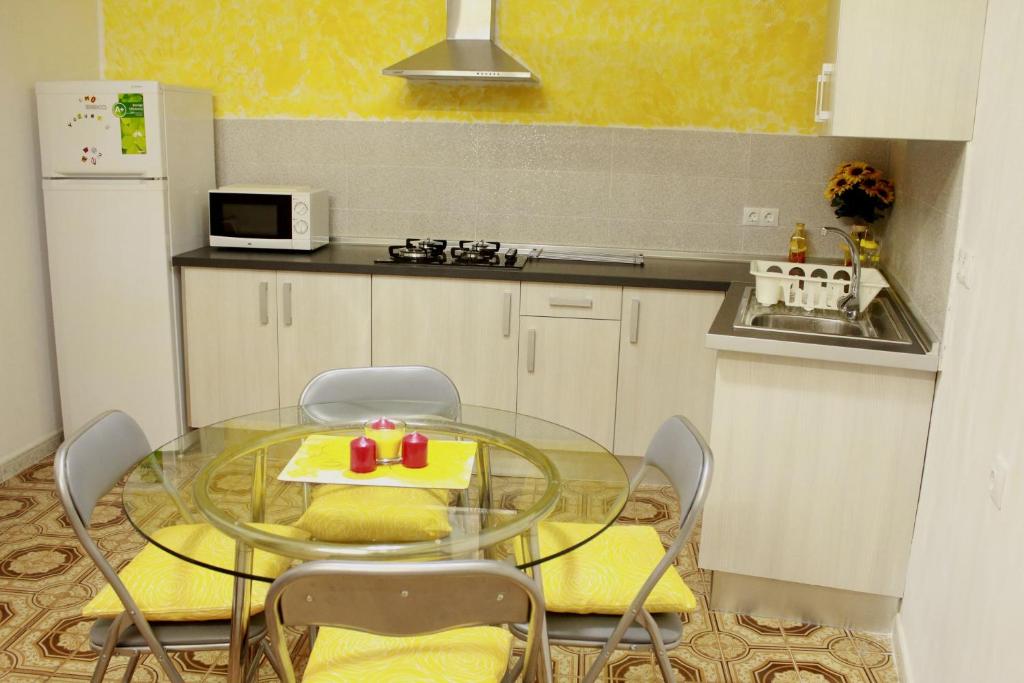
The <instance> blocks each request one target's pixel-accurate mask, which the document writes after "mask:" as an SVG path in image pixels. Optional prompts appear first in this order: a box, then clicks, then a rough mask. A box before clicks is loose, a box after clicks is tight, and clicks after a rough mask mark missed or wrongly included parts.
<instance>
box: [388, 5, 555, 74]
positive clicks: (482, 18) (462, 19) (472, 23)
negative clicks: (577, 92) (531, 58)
mask: <svg viewBox="0 0 1024 683" xmlns="http://www.w3.org/2000/svg"><path fill="white" fill-rule="evenodd" d="M447 5H448V17H447V24H448V37H447V39H446V40H443V41H441V42H440V43H438V44H437V45H434V46H433V47H428V48H427V49H426V50H424V51H423V52H419V53H417V54H414V55H413V56H412V57H409V58H408V59H403V60H402V61H400V62H398V63H397V64H392V65H391V66H389V67H388V68H386V69H384V71H383V73H384V75H385V76H401V77H402V78H409V79H414V80H429V81H476V82H488V81H501V82H512V83H530V82H534V81H536V80H537V79H536V78H534V76H533V73H531V71H530V70H529V69H527V68H526V67H525V66H523V65H522V64H520V63H519V62H518V61H516V60H515V59H514V58H513V57H512V56H511V55H510V54H508V53H507V52H505V51H504V50H502V49H501V48H500V47H498V45H497V44H496V43H495V42H494V28H495V26H494V25H495V22H496V21H497V17H496V15H495V11H494V5H495V0H447Z"/></svg>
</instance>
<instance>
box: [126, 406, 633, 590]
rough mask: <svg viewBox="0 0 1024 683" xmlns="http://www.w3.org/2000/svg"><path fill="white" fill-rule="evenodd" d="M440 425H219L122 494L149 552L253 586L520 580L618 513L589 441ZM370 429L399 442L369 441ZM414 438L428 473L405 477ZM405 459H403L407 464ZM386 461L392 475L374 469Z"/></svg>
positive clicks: (177, 447)
mask: <svg viewBox="0 0 1024 683" xmlns="http://www.w3.org/2000/svg"><path fill="white" fill-rule="evenodd" d="M445 412H446V411H445V410H443V408H442V407H441V406H438V405H437V404H433V403H427V402H419V401H386V402H385V401H369V402H359V403H324V404H316V405H309V406H296V407H289V408H281V409H278V410H269V411H265V412H260V413H254V414H251V415H246V416H243V417H238V418H233V419H230V420H226V421H224V422H219V423H216V424H213V425H210V426H208V427H203V428H201V429H198V430H195V431H193V432H190V433H188V434H185V435H183V436H181V437H179V438H178V439H175V440H174V441H171V442H170V443H168V444H166V445H164V446H162V447H160V448H159V449H157V450H155V451H154V452H153V453H151V454H150V455H148V456H147V457H145V458H144V459H143V460H141V461H140V462H139V463H138V464H137V465H136V466H135V467H134V468H133V469H132V471H131V472H130V473H129V475H128V479H127V481H126V483H125V486H124V493H123V500H124V507H125V510H126V512H127V515H128V519H129V520H130V521H131V523H132V525H133V526H134V527H135V528H136V529H137V530H138V531H139V532H140V533H141V534H142V535H143V536H144V537H146V539H147V540H148V541H149V542H151V543H153V544H155V545H158V546H160V547H161V548H163V549H164V550H166V551H168V552H170V553H172V554H174V555H177V556H178V557H180V558H181V559H184V560H187V561H189V562H192V563H194V564H198V565H201V566H205V567H207V568H209V569H214V570H217V571H222V572H227V573H231V574H234V575H236V576H241V577H245V578H250V579H255V580H261V581H271V580H273V578H274V576H276V575H277V574H279V573H280V571H281V567H282V566H287V565H288V564H290V563H292V562H293V561H296V560H311V559H348V560H353V559H358V560H385V561H386V560H429V559H452V558H459V557H471V556H477V555H478V554H480V553H484V554H486V555H487V556H488V557H495V558H503V557H510V558H514V561H515V563H516V565H517V566H519V567H521V568H525V567H529V566H531V565H534V564H538V563H541V562H544V561H545V560H549V559H551V558H553V557H557V556H559V555H562V554H564V553H566V552H569V551H570V550H572V549H574V548H576V547H579V546H580V545H582V544H583V543H586V542H587V541H589V540H591V539H592V538H594V537H595V536H597V535H598V534H599V533H600V532H601V531H603V530H604V529H605V528H606V527H607V526H608V525H610V524H611V523H612V522H613V521H614V520H615V519H616V518H617V517H618V516H619V514H620V513H621V512H622V508H623V506H624V505H625V503H626V498H627V496H628V494H629V480H628V477H627V475H626V472H625V471H624V470H623V468H622V465H621V464H620V463H619V461H618V460H617V459H616V458H615V456H613V455H612V454H611V453H609V452H608V451H607V450H606V449H605V448H603V447H602V446H600V445H598V444H597V443H595V442H593V441H591V440H590V439H588V438H586V437H584V436H582V435H580V434H578V433H576V432H574V431H572V430H570V429H568V428H566V427H562V426H559V425H556V424H553V423H551V422H546V421H544V420H540V419H537V418H534V417H529V416H526V415H520V414H518V413H514V412H509V411H503V410H495V409H492V408H483V407H478V406H468V405H464V406H462V407H461V410H460V414H459V416H458V417H457V419H452V418H451V417H442V416H441V415H444V414H445ZM380 417H384V418H386V419H387V420H389V421H390V422H391V423H393V424H394V427H395V429H393V430H392V429H389V427H390V425H387V424H383V425H382V424H378V425H376V427H378V428H379V427H383V428H384V429H377V430H376V431H374V425H372V424H370V423H371V422H373V421H374V420H376V419H378V418H380ZM412 432H419V433H420V434H422V435H424V436H426V437H427V444H426V466H425V467H420V468H412V467H407V466H406V465H405V464H402V463H401V462H400V459H401V458H400V452H401V446H400V444H399V443H398V441H399V440H400V439H401V437H402V435H403V434H406V435H407V434H411V433H412ZM362 436H369V437H371V438H372V439H373V441H374V443H375V444H376V446H377V451H378V452H377V453H376V463H377V464H376V467H375V469H374V470H373V471H372V472H365V473H357V472H353V471H352V469H351V465H352V461H351V460H350V453H351V451H350V442H352V441H353V440H354V439H358V438H360V437H362ZM422 448H423V446H422V445H421V446H420V449H421V450H420V451H418V452H419V453H420V457H423V455H422ZM416 453H417V450H416V447H415V446H410V453H409V455H410V458H413V457H414V456H415V455H416ZM364 457H365V454H364ZM391 458H394V460H396V461H398V462H391V463H384V462H383V461H384V460H387V459H391ZM363 464H364V465H365V464H366V463H365V462H364V463H363ZM409 464H418V463H416V462H415V460H410V461H409ZM541 521H559V522H575V523H580V524H587V525H590V526H588V527H582V526H580V527H575V528H573V529H572V530H571V532H570V533H565V534H551V535H549V536H551V537H550V538H549V537H548V536H546V537H545V542H544V543H543V544H540V543H538V542H536V534H535V533H533V532H534V531H535V530H536V528H537V524H538V523H539V522H541Z"/></svg>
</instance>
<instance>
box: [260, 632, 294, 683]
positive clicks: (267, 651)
mask: <svg viewBox="0 0 1024 683" xmlns="http://www.w3.org/2000/svg"><path fill="white" fill-rule="evenodd" d="M260 647H261V648H262V649H263V654H264V655H265V656H266V658H267V661H268V662H270V668H272V669H273V670H274V673H275V674H277V678H278V679H279V680H281V681H285V680H287V678H288V677H287V674H285V672H284V666H283V665H282V664H281V660H279V659H278V658H277V653H276V652H274V648H273V646H271V645H270V644H268V643H267V641H265V640H264V641H263V644H262V645H261V646H260Z"/></svg>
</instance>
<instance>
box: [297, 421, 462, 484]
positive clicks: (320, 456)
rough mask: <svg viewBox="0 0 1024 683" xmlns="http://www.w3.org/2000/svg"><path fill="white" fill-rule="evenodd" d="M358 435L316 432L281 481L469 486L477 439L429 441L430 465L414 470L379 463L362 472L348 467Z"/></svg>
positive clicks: (308, 437)
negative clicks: (350, 444)
mask: <svg viewBox="0 0 1024 683" xmlns="http://www.w3.org/2000/svg"><path fill="white" fill-rule="evenodd" d="M356 438H359V437H358V436H327V435H326V434H313V435H312V436H307V437H306V438H305V439H303V442H302V445H301V446H299V450H298V451H296V452H295V455H293V456H292V459H291V460H289V461H288V464H287V465H285V468H284V469H283V470H281V474H279V475H278V477H277V478H278V479H280V480H281V481H302V482H309V483H312V484H356V485H363V486H402V487H406V488H425V489H466V488H469V480H470V477H472V475H473V461H474V459H475V456H476V442H475V441H439V440H433V439H431V440H430V441H429V442H428V443H427V466H426V467H422V468H420V469H410V468H408V467H403V466H402V465H400V464H399V465H378V466H377V469H376V470H374V471H373V472H368V473H366V474H360V473H357V472H353V471H351V470H350V469H349V468H348V457H349V453H348V445H349V443H351V442H352V440H353V439H356Z"/></svg>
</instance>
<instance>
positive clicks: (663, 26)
mask: <svg viewBox="0 0 1024 683" xmlns="http://www.w3.org/2000/svg"><path fill="white" fill-rule="evenodd" d="M444 4H445V3H444V0H290V1H282V0H131V2H125V1H124V0H103V12H104V29H105V35H104V40H105V46H106V48H105V49H106V54H105V57H106V70H105V74H104V75H105V77H106V78H111V79H121V78H124V79H155V80H161V81H166V82H169V83H179V84H186V85H194V86H202V87H206V88H210V89H212V90H213V92H214V94H215V95H216V103H217V104H216V106H217V115H218V116H222V117H254V118H258V117H287V118H304V117H316V118H353V119H398V120H408V119H444V120H458V121H509V122H513V121H514V122H536V123H573V124H588V125H628V126H657V127H692V128H713V129H724V130H738V131H763V132H797V133H810V132H812V122H811V111H812V108H813V100H814V76H815V74H817V72H818V67H819V61H820V58H821V53H822V47H823V43H824V28H825V19H826V18H825V5H826V4H827V3H824V2H822V1H821V0H501V1H500V2H499V39H500V41H501V43H502V44H503V45H504V46H505V47H506V48H507V49H508V50H509V51H510V52H512V53H513V54H515V55H516V56H517V57H519V58H520V59H521V60H522V61H523V62H524V63H525V64H526V65H527V66H529V67H530V68H531V69H533V71H534V72H535V73H536V74H538V75H539V77H540V79H541V81H542V85H541V86H540V87H529V86H527V87H523V86H499V85H491V86H486V87H480V86H453V85H437V84H424V83H419V84H411V83H408V82H406V81H404V80H402V79H398V78H393V77H387V76H382V75H381V74H380V70H381V69H382V68H383V67H385V66H388V65H390V64H392V63H393V62H396V61H398V60H400V59H402V58H404V57H407V56H409V55H411V54H413V53H414V52H416V51H418V50H420V49H422V48H425V47H428V46H430V45H432V44H433V43H434V42H436V41H438V40H439V39H441V38H442V37H443V36H444Z"/></svg>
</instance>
